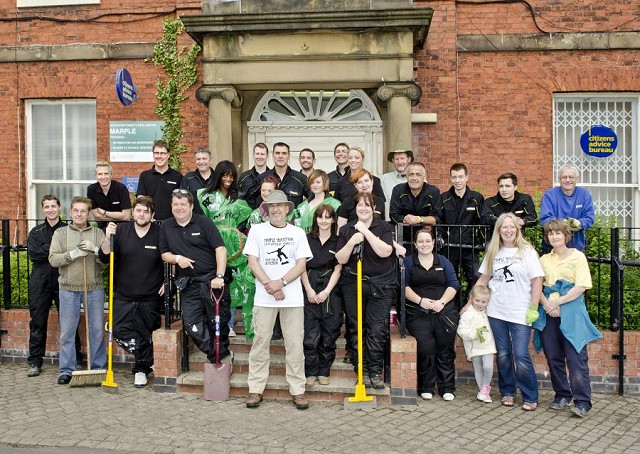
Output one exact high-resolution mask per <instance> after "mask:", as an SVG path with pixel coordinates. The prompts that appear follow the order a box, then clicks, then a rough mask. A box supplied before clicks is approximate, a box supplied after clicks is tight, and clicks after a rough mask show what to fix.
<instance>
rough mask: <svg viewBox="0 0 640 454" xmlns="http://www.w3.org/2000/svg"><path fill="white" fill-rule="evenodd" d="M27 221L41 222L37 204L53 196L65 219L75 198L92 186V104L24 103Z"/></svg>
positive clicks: (74, 102)
mask: <svg viewBox="0 0 640 454" xmlns="http://www.w3.org/2000/svg"><path fill="white" fill-rule="evenodd" d="M26 114H27V159H28V167H27V168H28V172H27V173H28V176H27V178H28V180H29V181H28V183H29V188H30V191H29V198H28V199H29V217H30V218H32V219H33V218H41V217H42V213H40V210H39V208H40V200H41V199H42V196H43V195H44V194H48V193H51V194H55V195H57V196H58V197H59V198H60V201H61V203H62V212H63V213H65V214H66V217H67V219H68V218H69V204H70V202H71V199H72V198H73V196H75V195H86V194H87V185H88V184H90V183H94V182H95V167H94V166H95V163H96V160H97V145H96V103H95V101H93V100H65V101H59V102H56V101H28V102H27V104H26Z"/></svg>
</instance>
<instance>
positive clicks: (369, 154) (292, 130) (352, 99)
mask: <svg viewBox="0 0 640 454" xmlns="http://www.w3.org/2000/svg"><path fill="white" fill-rule="evenodd" d="M247 127H248V145H249V147H248V148H249V163H250V164H249V166H252V165H253V160H252V156H251V150H253V145H254V144H256V143H258V142H264V143H265V144H267V146H268V147H269V149H270V150H271V148H272V146H273V144H274V143H276V142H285V143H287V144H288V145H289V146H290V147H291V159H290V161H289V165H290V166H291V167H292V168H293V169H295V170H300V164H299V163H298V154H299V153H300V150H301V149H303V148H310V149H311V150H313V151H314V152H315V154H316V165H315V168H317V169H322V170H324V171H326V172H327V173H328V172H330V171H332V170H334V169H335V166H336V164H335V161H334V159H333V149H334V147H335V146H336V145H337V144H338V143H340V142H344V143H346V144H348V145H349V146H358V147H360V148H362V149H363V150H365V163H364V167H365V168H366V169H367V170H370V171H371V172H373V173H374V174H375V175H380V174H381V173H382V171H383V169H384V165H383V163H384V161H383V156H382V154H383V142H382V120H381V119H380V115H379V114H378V111H377V110H376V108H375V105H374V104H373V102H372V101H371V99H370V98H369V97H368V96H367V95H366V93H365V92H364V91H362V90H315V91H312V90H306V91H294V90H291V91H269V92H267V93H266V94H265V95H264V96H263V97H262V99H261V100H260V102H258V104H257V106H256V109H255V110H254V112H253V115H252V116H251V121H249V122H247ZM272 165H273V162H271V160H270V163H269V167H271V166H272Z"/></svg>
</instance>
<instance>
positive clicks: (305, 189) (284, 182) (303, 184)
mask: <svg viewBox="0 0 640 454" xmlns="http://www.w3.org/2000/svg"><path fill="white" fill-rule="evenodd" d="M269 175H272V176H274V177H275V178H276V180H278V181H280V184H279V185H278V189H280V190H281V191H282V192H284V193H285V194H286V196H287V199H288V200H289V202H293V206H295V207H297V206H298V205H300V204H301V203H302V201H303V200H304V199H305V198H309V186H308V185H307V177H305V176H304V175H303V174H301V173H300V172H298V171H297V170H293V169H292V168H291V167H289V166H287V171H286V172H285V174H284V178H282V179H281V178H280V176H279V175H278V173H277V172H276V169H275V168H273V169H270V170H267V171H266V172H264V173H262V174H260V182H261V183H262V180H264V179H265V178H266V177H267V176H269ZM258 195H260V194H258Z"/></svg>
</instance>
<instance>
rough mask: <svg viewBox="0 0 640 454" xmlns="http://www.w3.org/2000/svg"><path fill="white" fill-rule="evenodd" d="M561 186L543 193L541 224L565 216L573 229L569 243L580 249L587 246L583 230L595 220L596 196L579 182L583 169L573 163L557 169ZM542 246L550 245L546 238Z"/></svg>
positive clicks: (547, 246) (546, 249)
mask: <svg viewBox="0 0 640 454" xmlns="http://www.w3.org/2000/svg"><path fill="white" fill-rule="evenodd" d="M558 181H559V183H560V186H556V187H553V188H551V189H547V190H546V191H545V193H544V195H543V196H542V204H541V205H540V224H542V225H543V226H544V225H545V224H546V223H547V222H549V221H551V220H553V219H564V220H566V221H567V222H568V223H569V227H570V228H571V231H572V232H573V234H572V238H571V241H569V244H568V245H567V246H569V247H574V248H576V249H578V250H579V251H583V250H584V248H585V238H584V232H585V230H587V229H588V228H589V227H591V226H592V225H593V223H594V222H595V212H594V209H593V199H592V198H591V194H590V193H589V191H587V190H586V189H584V188H580V187H578V186H577V184H578V181H580V171H579V170H578V168H577V167H576V166H574V165H572V164H565V165H563V166H562V167H560V170H558ZM542 247H543V250H545V251H549V250H551V247H550V246H549V245H548V244H547V242H546V241H545V240H544V239H543V241H542Z"/></svg>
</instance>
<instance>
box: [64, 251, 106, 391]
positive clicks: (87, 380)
mask: <svg viewBox="0 0 640 454" xmlns="http://www.w3.org/2000/svg"><path fill="white" fill-rule="evenodd" d="M82 267H83V278H84V326H85V331H86V339H87V370H74V371H73V372H72V373H71V381H70V382H69V387H70V388H80V387H83V386H100V385H101V384H102V381H103V380H104V379H105V378H106V375H107V371H106V370H104V369H97V370H91V341H90V336H89V292H88V291H87V257H82Z"/></svg>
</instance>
